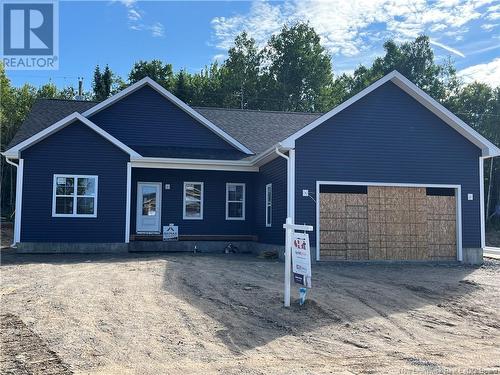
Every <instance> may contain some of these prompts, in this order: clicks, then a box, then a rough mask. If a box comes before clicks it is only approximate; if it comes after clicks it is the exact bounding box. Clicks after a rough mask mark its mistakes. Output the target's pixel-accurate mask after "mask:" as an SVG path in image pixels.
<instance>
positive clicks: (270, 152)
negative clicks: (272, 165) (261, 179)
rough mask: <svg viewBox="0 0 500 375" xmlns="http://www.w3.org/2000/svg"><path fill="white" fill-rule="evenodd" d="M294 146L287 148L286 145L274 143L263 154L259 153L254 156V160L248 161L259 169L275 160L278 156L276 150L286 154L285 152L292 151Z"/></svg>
mask: <svg viewBox="0 0 500 375" xmlns="http://www.w3.org/2000/svg"><path fill="white" fill-rule="evenodd" d="M294 147H295V146H287V145H284V144H283V143H282V142H281V143H276V144H275V145H273V146H271V147H269V148H268V149H267V150H266V151H264V152H261V153H260V154H258V155H257V156H255V157H254V158H252V159H251V160H250V161H251V162H252V163H253V164H254V165H256V166H258V167H260V166H262V165H264V164H267V163H269V162H270V161H272V160H274V159H276V158H277V157H278V156H279V155H278V154H277V153H276V150H279V151H283V152H286V151H290V150H291V149H293V148H294Z"/></svg>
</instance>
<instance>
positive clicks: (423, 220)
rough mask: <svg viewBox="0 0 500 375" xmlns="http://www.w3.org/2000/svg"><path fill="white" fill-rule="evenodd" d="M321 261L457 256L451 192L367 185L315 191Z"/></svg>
mask: <svg viewBox="0 0 500 375" xmlns="http://www.w3.org/2000/svg"><path fill="white" fill-rule="evenodd" d="M319 205H320V257H321V259H322V260H456V201H455V197H454V196H447V195H427V191H426V188H421V187H418V188H417V187H391V186H368V188H367V189H366V193H365V194H360V193H349V192H341V193H337V192H335V193H320V203H319Z"/></svg>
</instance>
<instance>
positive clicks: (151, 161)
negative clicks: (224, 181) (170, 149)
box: [131, 157, 259, 172]
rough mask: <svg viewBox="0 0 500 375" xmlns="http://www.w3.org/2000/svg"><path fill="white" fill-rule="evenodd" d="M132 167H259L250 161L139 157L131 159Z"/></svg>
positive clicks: (212, 168)
mask: <svg viewBox="0 0 500 375" xmlns="http://www.w3.org/2000/svg"><path fill="white" fill-rule="evenodd" d="M131 162H132V167H133V168H160V169H196V170H213V171H240V172H258V171H259V167H257V166H255V165H253V163H252V162H251V161H241V160H206V159H176V158H150V157H141V158H138V159H131Z"/></svg>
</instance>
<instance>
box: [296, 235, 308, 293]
mask: <svg viewBox="0 0 500 375" xmlns="http://www.w3.org/2000/svg"><path fill="white" fill-rule="evenodd" d="M292 272H293V280H294V281H295V282H296V283H297V284H300V285H304V286H305V287H307V288H311V286H312V284H311V278H312V273H311V247H310V245H309V235H308V234H307V233H294V234H293V236H292Z"/></svg>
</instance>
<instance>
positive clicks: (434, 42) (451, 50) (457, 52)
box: [429, 39, 465, 57]
mask: <svg viewBox="0 0 500 375" xmlns="http://www.w3.org/2000/svg"><path fill="white" fill-rule="evenodd" d="M429 43H430V44H432V45H433V46H437V47H441V48H443V49H445V50H447V51H448V52H451V53H454V54H455V55H457V56H460V57H465V55H464V54H463V53H462V52H460V51H459V50H458V49H455V48H452V47H450V46H447V45H446V44H443V43H439V42H436V41H435V40H432V39H431V40H430V41H429Z"/></svg>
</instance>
